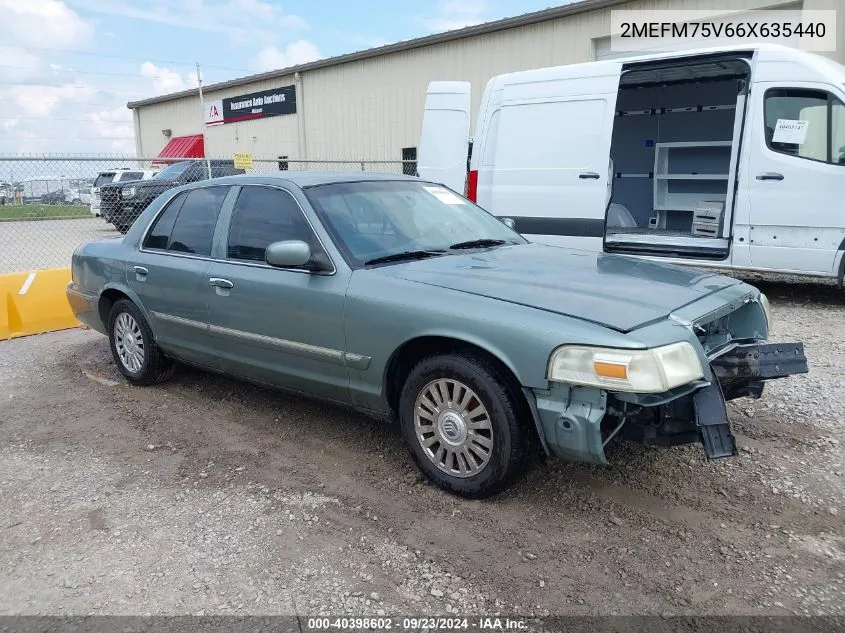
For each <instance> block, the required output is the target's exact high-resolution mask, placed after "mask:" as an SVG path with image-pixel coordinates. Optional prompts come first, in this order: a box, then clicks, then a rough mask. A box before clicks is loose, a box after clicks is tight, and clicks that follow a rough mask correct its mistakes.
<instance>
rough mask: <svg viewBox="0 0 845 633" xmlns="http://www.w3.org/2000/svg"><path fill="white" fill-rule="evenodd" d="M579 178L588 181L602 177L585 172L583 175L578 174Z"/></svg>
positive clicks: (591, 172) (594, 173) (592, 172)
mask: <svg viewBox="0 0 845 633" xmlns="http://www.w3.org/2000/svg"><path fill="white" fill-rule="evenodd" d="M578 177H579V178H581V179H582V180H587V179H592V180H598V179H599V178H601V176H599V175H598V174H597V173H596V172H594V171H585V172H584V173H582V174H578Z"/></svg>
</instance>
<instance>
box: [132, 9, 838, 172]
mask: <svg viewBox="0 0 845 633" xmlns="http://www.w3.org/2000/svg"><path fill="white" fill-rule="evenodd" d="M842 3H843V0H803V1H802V0H797V1H796V0H730V2H729V3H728V4H727V5H726V4H725V2H724V1H719V0H634V1H626V0H581V1H580V2H574V3H571V4H567V5H564V6H561V7H554V8H550V9H545V10H543V11H538V12H535V13H529V14H525V15H521V16H517V17H513V18H507V19H504V20H499V21H496V22H488V23H485V24H481V25H478V26H472V27H468V28H464V29H460V30H456V31H449V32H446V33H441V34H437V35H431V36H428V37H422V38H418V39H413V40H407V41H403V42H398V43H396V44H390V45H387V46H382V47H379V48H373V49H368V50H365V51H360V52H356V53H351V54H347V55H341V56H339V57H332V58H328V59H322V60H319V61H315V62H311V63H308V64H302V65H300V66H295V67H292V68H285V69H281V70H277V71H272V72H266V73H262V74H258V75H252V76H249V77H243V78H240V79H234V80H231V81H226V82H222V83H218V84H213V85H209V86H206V87H205V89H204V105H205V122H204V121H203V119H202V111H201V108H200V101H199V97H198V93H197V90H195V89H194V90H187V91H184V92H179V93H175V94H170V95H164V96H160V97H154V98H151V99H145V100H142V101H136V102H132V103H129V104H128V107H129V108H131V109H132V110H133V114H134V127H135V143H136V151H137V154H138V155H139V156H144V157H151V156H156V155H158V154H159V152H161V151H162V150H163V149H164V148H165V146H167V145H168V143H169V142H170V147H169V148H168V149H167V150H166V153H167V152H169V151H171V150H172V149H173V148H174V147H175V146H176V145H177V144H180V147H182V148H185V147H189V146H192V144H193V145H194V146H195V145H196V139H195V140H193V141H192V140H191V139H189V138H186V137H189V136H191V135H198V134H203V133H204V134H205V154H206V155H207V156H214V157H225V156H231V155H232V154H233V153H235V152H246V153H250V154H252V155H253V156H255V157H261V158H274V159H275V158H278V157H281V156H286V157H290V158H291V159H295V158H298V159H311V160H327V159H349V160H355V159H369V160H397V161H398V160H400V159H405V160H414V159H415V158H416V146H417V144H418V140H419V134H420V125H421V121H422V113H423V106H424V101H425V92H426V87H427V86H428V83H429V82H430V81H432V80H463V81H471V82H472V88H473V107H472V111H473V113H475V112H476V110H477V108H478V104H479V101H480V99H481V95H482V92H483V90H484V86H485V84H486V83H487V81H488V80H489V79H490V77H492V76H494V75H498V74H501V73H506V72H512V71H516V70H525V69H530V68H540V67H544V66H554V65H561V64H570V63H578V62H585V61H592V60H600V59H607V58H610V57H614V56H617V55H618V53H614V52H613V51H611V49H610V38H609V33H610V12H611V9H622V8H624V9H646V10H648V9H659V10H663V9H724V8H725V7H727V6H729V7H730V8H731V9H757V8H767V9H784V10H796V9H805V10H810V9H836V8H843V9H845V7H843V5H842ZM841 13H842V14H843V15H840V16H839V17H838V24H837V32H836V42H837V44H838V46H837V49H838V50H837V52H836V53H831V54H830V57H833V58H834V59H836V60H837V61H839V62H840V63H845V10H843V11H842V12H841ZM256 104H258V106H259V107H257V108H256V107H255V105H256ZM255 110H261V113H255ZM267 115H275V116H267ZM204 123H211V125H204ZM472 125H473V128H474V125H475V122H474V121H473V122H472ZM200 138H201V137H200ZM188 151H190V152H195V151H196V148H195V147H193V146H192V149H189V150H188Z"/></svg>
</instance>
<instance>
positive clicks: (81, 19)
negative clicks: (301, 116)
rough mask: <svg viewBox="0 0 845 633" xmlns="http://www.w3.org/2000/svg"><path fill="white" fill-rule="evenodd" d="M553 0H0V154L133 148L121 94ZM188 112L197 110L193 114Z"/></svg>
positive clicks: (230, 74)
mask: <svg viewBox="0 0 845 633" xmlns="http://www.w3.org/2000/svg"><path fill="white" fill-rule="evenodd" d="M556 4H564V1H563V0H559V1H558V2H555V0H429V2H422V3H419V2H407V1H402V0H394V1H392V2H391V1H389V0H356V1H355V2H351V1H348V0H279V1H276V0H0V24H2V34H1V35H0V156H3V155H12V154H14V155H17V154H43V153H50V154H55V153H62V154H96V155H114V154H131V153H133V152H134V147H135V145H134V141H133V129H132V115H131V112H130V110H128V109H127V108H126V103H127V102H128V101H134V100H138V99H143V98H145V97H152V96H156V95H161V94H166V93H170V92H175V91H178V90H183V89H186V88H192V87H196V85H197V79H196V68H195V64H196V63H199V64H200V65H201V68H202V81H203V84H209V83H215V82H219V81H224V80H227V79H232V78H235V77H243V76H245V75H249V74H252V73H257V72H262V71H266V70H274V69H278V68H285V67H288V66H292V65H296V64H301V63H305V62H309V61H313V60H316V59H320V58H325V57H332V56H335V55H341V54H343V53H349V52H353V51H358V50H363V49H367V48H372V47H375V46H380V45H384V44H388V43H391V42H397V41H400V40H406V39H412V38H415V37H422V36H425V35H430V34H432V33H439V32H442V31H447V30H452V29H457V28H461V27H465V26H469V25H473V24H480V23H482V22H488V21H490V20H497V19H501V18H504V17H509V16H514V15H520V14H522V13H527V12H530V11H537V10H540V9H544V8H546V7H548V6H550V5H556ZM198 116H199V115H198Z"/></svg>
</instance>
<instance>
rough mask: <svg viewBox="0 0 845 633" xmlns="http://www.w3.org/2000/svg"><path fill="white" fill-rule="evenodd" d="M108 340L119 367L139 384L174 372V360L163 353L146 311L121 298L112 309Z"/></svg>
mask: <svg viewBox="0 0 845 633" xmlns="http://www.w3.org/2000/svg"><path fill="white" fill-rule="evenodd" d="M108 332H109V343H110V346H111V352H112V356H113V357H114V362H115V363H116V364H117V368H118V369H119V370H120V373H122V374H123V375H124V376H125V377H126V379H127V380H128V381H129V382H131V383H133V384H136V385H152V384H155V383H157V382H161V381H163V380H167V379H168V378H170V377H171V376H172V375H173V368H174V365H173V361H172V360H171V359H169V358H167V357H166V356H165V355H164V354H162V352H161V350H160V349H159V347H158V345H156V342H155V340H154V339H153V332H152V330H151V329H150V326H149V323H147V320H146V319H145V318H144V315H143V313H142V312H141V311H140V310H139V309H138V306H136V305H135V304H134V303H132V302H131V301H129V300H128V299H121V300H120V301H117V302H116V303H115V304H114V306H112V309H111V312H110V313H109V323H108Z"/></svg>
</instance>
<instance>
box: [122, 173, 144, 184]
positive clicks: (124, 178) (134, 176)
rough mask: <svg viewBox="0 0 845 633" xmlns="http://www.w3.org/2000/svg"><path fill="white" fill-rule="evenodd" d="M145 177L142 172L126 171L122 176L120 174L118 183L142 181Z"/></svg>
mask: <svg viewBox="0 0 845 633" xmlns="http://www.w3.org/2000/svg"><path fill="white" fill-rule="evenodd" d="M143 175H144V174H143V173H141V172H140V171H125V172H123V173H122V174H120V178H119V179H118V182H128V181H130V180H140V179H141V176H143Z"/></svg>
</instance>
